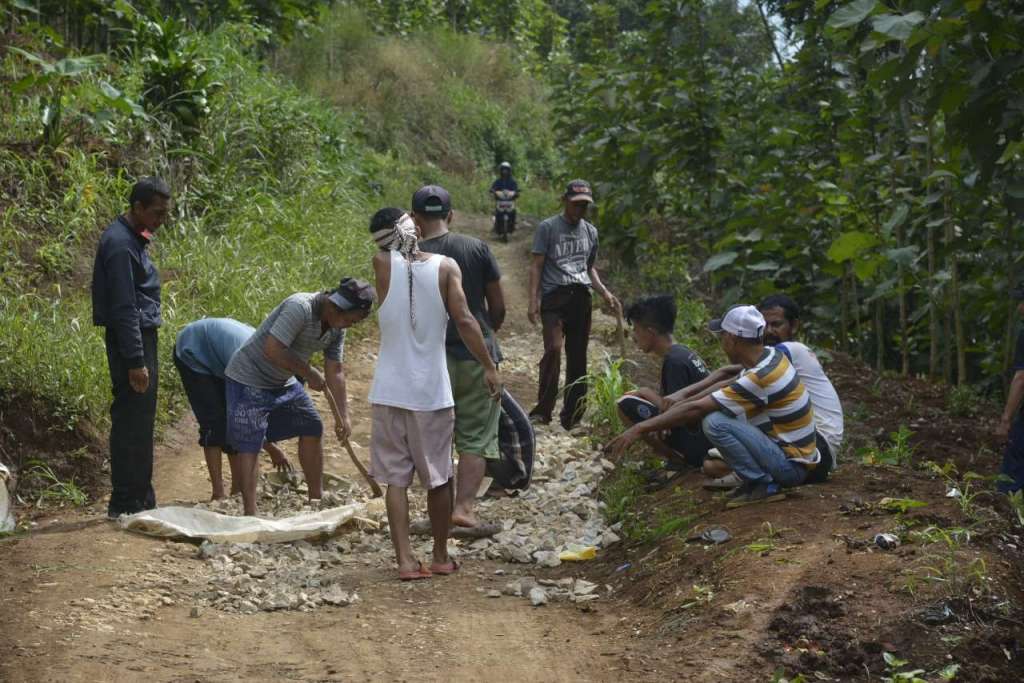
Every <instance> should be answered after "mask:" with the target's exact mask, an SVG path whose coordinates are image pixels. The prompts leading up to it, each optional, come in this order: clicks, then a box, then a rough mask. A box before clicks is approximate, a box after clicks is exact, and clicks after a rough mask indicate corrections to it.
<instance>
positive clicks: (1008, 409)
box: [996, 282, 1024, 493]
mask: <svg viewBox="0 0 1024 683" xmlns="http://www.w3.org/2000/svg"><path fill="white" fill-rule="evenodd" d="M1011 295H1012V296H1013V298H1014V299H1015V300H1016V301H1017V315H1019V316H1020V317H1021V318H1022V319H1024V282H1021V283H1019V284H1018V285H1017V287H1016V288H1015V289H1014V290H1013V292H1011ZM996 438H998V439H1007V442H1006V450H1005V451H1004V452H1003V466H1002V470H1001V473H1002V474H1003V475H1005V476H1006V477H1007V478H1008V479H1006V480H1003V481H1000V482H999V490H1000V491H1002V492H1003V493H1012V492H1014V491H1019V490H1021V488H1024V324H1022V325H1020V326H1019V329H1018V330H1017V348H1016V350H1015V352H1014V354H1013V379H1012V380H1011V381H1010V392H1009V393H1008V394H1007V396H1006V406H1005V407H1004V408H1003V414H1002V416H1001V417H1000V418H999V424H998V425H997V426H996Z"/></svg>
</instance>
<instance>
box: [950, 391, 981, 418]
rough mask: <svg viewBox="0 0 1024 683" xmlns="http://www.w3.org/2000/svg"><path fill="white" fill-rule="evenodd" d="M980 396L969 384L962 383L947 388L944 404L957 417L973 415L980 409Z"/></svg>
mask: <svg viewBox="0 0 1024 683" xmlns="http://www.w3.org/2000/svg"><path fill="white" fill-rule="evenodd" d="M981 404H982V398H981V394H980V393H978V390H977V389H976V388H975V387H973V386H971V385H970V384H962V385H960V386H956V387H953V388H952V389H950V390H949V394H948V395H947V396H946V406H947V408H948V409H949V412H950V413H952V414H953V415H956V416H957V417H974V416H975V415H977V414H978V412H979V411H980V410H981Z"/></svg>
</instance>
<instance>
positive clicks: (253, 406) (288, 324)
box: [224, 278, 375, 515]
mask: <svg viewBox="0 0 1024 683" xmlns="http://www.w3.org/2000/svg"><path fill="white" fill-rule="evenodd" d="M374 298H375V293H374V290H373V287H371V286H370V285H368V284H366V283H365V282H361V281H359V280H353V279H352V278H344V279H343V280H342V281H341V284H340V285H339V286H338V287H337V288H336V289H333V290H329V291H325V292H318V293H309V294H307V293H300V294H292V295H291V296H290V297H288V298H287V299H285V300H284V301H282V302H281V303H280V304H279V305H278V306H277V308H275V309H274V310H273V311H271V313H270V315H269V316H267V319H266V320H264V321H263V323H262V324H261V325H260V326H259V328H257V330H256V332H255V333H253V335H252V336H251V337H250V338H249V340H248V341H247V342H246V343H245V344H243V345H242V347H241V348H240V349H239V350H238V352H237V353H236V354H235V355H234V356H233V357H232V358H231V361H230V362H229V363H228V367H227V369H226V370H225V373H224V374H225V376H226V377H227V380H226V385H227V386H226V391H227V404H228V408H227V411H228V443H230V444H231V446H232V447H233V448H234V449H235V450H236V451H237V453H236V454H235V455H229V456H228V457H229V459H231V460H233V461H234V462H233V463H232V468H231V470H232V473H237V475H238V477H239V483H240V485H241V489H242V503H243V506H244V511H245V514H246V515H255V514H256V483H257V478H258V473H259V472H258V470H259V468H258V466H257V460H256V455H257V453H259V451H260V448H261V447H262V445H263V442H264V441H280V440H282V439H290V438H293V437H299V464H300V465H301V467H302V472H303V474H304V475H305V477H306V486H307V487H308V488H309V499H310V501H318V500H319V499H320V497H321V495H322V492H321V489H322V478H323V470H324V454H323V445H322V443H321V437H322V435H323V423H322V422H321V421H320V415H319V414H318V413H317V411H316V408H315V407H314V406H313V401H312V400H310V398H309V395H308V394H307V393H306V391H305V389H303V387H302V385H301V384H299V383H298V382H297V381H296V380H295V376H296V375H298V376H299V377H301V378H302V379H304V380H305V381H306V384H308V385H309V388H310V389H312V390H314V391H325V390H327V391H330V392H331V394H332V395H333V396H334V399H335V400H334V402H333V403H335V404H337V412H336V413H335V415H334V419H335V427H334V429H335V433H336V434H337V435H338V438H339V439H341V440H345V439H347V438H348V437H349V434H351V432H352V428H351V425H350V423H349V419H348V407H347V406H348V400H347V394H346V391H345V373H344V370H343V367H342V358H343V353H344V348H345V330H346V328H348V327H351V326H352V325H354V324H356V323H358V322H360V321H362V320H364V319H365V318H366V316H367V315H369V312H370V307H371V306H372V305H373V300H374ZM317 351H323V353H324V374H321V373H320V371H319V370H317V369H316V368H314V367H313V366H312V365H310V363H309V360H310V358H311V357H312V355H313V354H314V353H315V352H317ZM324 375H326V379H325V376H324Z"/></svg>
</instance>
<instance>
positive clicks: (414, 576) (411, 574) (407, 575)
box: [398, 562, 433, 581]
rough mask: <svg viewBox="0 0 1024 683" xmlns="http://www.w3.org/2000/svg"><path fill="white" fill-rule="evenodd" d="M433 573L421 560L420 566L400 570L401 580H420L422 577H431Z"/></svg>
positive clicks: (399, 577)
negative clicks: (409, 569)
mask: <svg viewBox="0 0 1024 683" xmlns="http://www.w3.org/2000/svg"><path fill="white" fill-rule="evenodd" d="M431 576H433V574H432V573H431V571H430V570H429V569H427V568H426V567H424V566H423V563H422V562H420V565H419V567H417V568H416V569H413V570H412V571H408V572H398V580H399V581H419V580H420V579H429V578H430V577H431Z"/></svg>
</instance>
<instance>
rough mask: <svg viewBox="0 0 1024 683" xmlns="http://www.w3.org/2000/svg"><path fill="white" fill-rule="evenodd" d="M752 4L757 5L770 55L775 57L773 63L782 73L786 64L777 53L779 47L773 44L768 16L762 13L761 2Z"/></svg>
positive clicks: (773, 38)
mask: <svg viewBox="0 0 1024 683" xmlns="http://www.w3.org/2000/svg"><path fill="white" fill-rule="evenodd" d="M754 4H755V5H757V12H758V14H760V15H761V25H762V26H764V35H765V37H766V38H767V39H768V44H769V45H770V46H771V48H772V54H774V55H775V61H777V62H778V63H779V71H782V70H783V69H785V68H786V63H785V62H784V61H782V53H781V52H779V47H778V46H777V45H776V44H775V32H774V31H772V25H771V24H769V23H768V16H767V15H766V14H765V13H764V7H762V6H761V0H757V1H756V2H755V3H754Z"/></svg>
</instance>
